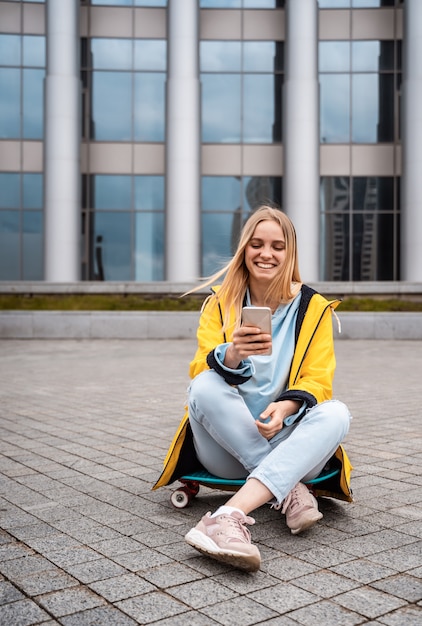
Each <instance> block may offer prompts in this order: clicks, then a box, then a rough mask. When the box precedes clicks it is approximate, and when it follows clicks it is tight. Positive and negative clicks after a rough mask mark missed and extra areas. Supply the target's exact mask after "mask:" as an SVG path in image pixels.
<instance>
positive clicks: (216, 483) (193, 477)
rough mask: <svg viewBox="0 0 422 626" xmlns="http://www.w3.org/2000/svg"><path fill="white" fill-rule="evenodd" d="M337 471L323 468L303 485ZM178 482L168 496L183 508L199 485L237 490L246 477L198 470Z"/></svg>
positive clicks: (310, 484)
mask: <svg viewBox="0 0 422 626" xmlns="http://www.w3.org/2000/svg"><path fill="white" fill-rule="evenodd" d="M339 472H340V470H339V469H329V468H328V469H325V468H324V469H323V470H322V472H321V473H320V475H319V476H317V477H316V478H312V479H311V480H309V481H306V482H305V485H309V486H310V487H312V485H316V484H318V483H322V482H324V481H325V480H329V479H330V478H333V476H336V475H337V474H338V473H339ZM179 482H180V483H182V485H181V486H180V487H178V488H177V489H175V491H173V493H172V494H171V496H170V500H171V503H172V505H173V506H174V507H176V509H184V508H185V507H187V506H188V505H189V503H190V502H191V500H193V498H195V496H197V495H198V493H199V488H200V486H203V487H209V488H210V489H220V490H221V491H237V490H238V489H239V488H240V487H241V486H242V485H244V484H245V482H246V479H245V478H238V479H227V478H219V477H218V476H214V475H213V474H210V473H209V472H207V471H206V470H200V471H197V472H193V473H192V474H186V475H185V476H181V477H180V478H179Z"/></svg>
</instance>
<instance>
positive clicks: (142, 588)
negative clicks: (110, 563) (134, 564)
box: [89, 574, 156, 602]
mask: <svg viewBox="0 0 422 626" xmlns="http://www.w3.org/2000/svg"><path fill="white" fill-rule="evenodd" d="M89 586H90V588H91V589H93V590H94V591H95V592H96V593H97V594H98V595H100V596H102V597H103V598H106V600H108V601H109V602H117V601H118V600H125V599H127V598H134V597H135V596H139V595H142V594H144V593H149V592H150V591H155V590H156V586H154V585H153V584H150V583H149V582H147V581H146V580H144V579H143V578H141V577H140V576H137V575H136V574H123V575H122V576H116V577H114V578H107V579H106V580H99V581H97V582H93V583H91V584H90V585H89Z"/></svg>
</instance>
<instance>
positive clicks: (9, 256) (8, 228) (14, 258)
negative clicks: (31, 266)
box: [0, 211, 21, 280]
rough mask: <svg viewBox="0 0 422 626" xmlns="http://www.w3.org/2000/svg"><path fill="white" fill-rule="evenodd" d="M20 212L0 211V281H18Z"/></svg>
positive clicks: (19, 277)
mask: <svg viewBox="0 0 422 626" xmlns="http://www.w3.org/2000/svg"><path fill="white" fill-rule="evenodd" d="M19 230H20V211H0V280H20V279H21V276H20V262H19V257H20V235H19Z"/></svg>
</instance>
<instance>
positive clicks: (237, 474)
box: [188, 370, 351, 504]
mask: <svg viewBox="0 0 422 626" xmlns="http://www.w3.org/2000/svg"><path fill="white" fill-rule="evenodd" d="M188 405H189V422H190V425H191V428H192V432H193V437H194V445H195V450H196V454H197V456H198V459H199V460H200V462H201V463H202V465H203V466H204V467H205V468H206V469H207V470H208V471H209V472H210V473H211V474H214V475H216V476H219V477H222V478H246V477H247V478H256V479H258V480H259V481H260V482H261V483H263V484H264V485H265V486H266V487H267V488H268V489H269V490H270V491H271V493H272V494H273V495H274V497H275V499H276V500H277V503H279V504H280V503H281V502H282V501H283V500H284V498H285V497H286V496H287V494H288V493H289V491H290V490H291V489H292V488H293V487H294V486H295V485H296V484H297V483H298V482H299V481H306V480H310V479H312V478H316V477H317V476H318V475H319V474H320V473H321V471H322V469H323V468H324V466H325V465H326V463H327V461H328V460H329V459H330V458H331V457H332V456H333V454H334V452H335V451H336V449H337V447H338V445H339V443H340V442H341V441H342V440H343V438H344V437H345V436H346V434H347V432H348V430H349V426H350V420H351V415H350V413H349V410H348V408H347V406H346V405H345V404H343V403H342V402H340V401H339V400H328V401H326V402H322V403H321V404H317V405H316V406H314V407H312V408H311V409H309V410H308V411H307V412H306V413H305V415H304V416H303V417H302V419H301V420H300V421H299V422H296V423H293V424H292V425H291V426H284V427H283V428H282V430H281V431H280V432H279V433H277V434H276V435H275V436H274V437H273V438H272V439H270V440H269V441H268V440H267V439H265V437H263V436H262V435H261V434H260V433H259V431H258V428H257V427H256V424H255V419H254V418H253V416H252V414H251V413H250V411H249V409H248V407H247V406H246V404H245V402H244V400H243V398H242V396H241V395H240V393H239V391H238V389H237V387H232V386H230V385H228V384H227V383H226V382H225V380H224V379H223V378H222V377H221V376H219V375H218V374H217V373H216V372H215V371H213V370H207V371H205V372H202V373H201V374H199V375H198V376H197V377H196V378H195V379H194V380H193V381H192V383H191V385H190V387H189V401H188Z"/></svg>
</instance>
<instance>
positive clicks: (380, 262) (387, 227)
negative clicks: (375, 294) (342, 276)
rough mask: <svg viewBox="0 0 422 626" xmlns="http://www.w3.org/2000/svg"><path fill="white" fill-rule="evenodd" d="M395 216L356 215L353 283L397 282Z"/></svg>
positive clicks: (354, 220)
mask: <svg viewBox="0 0 422 626" xmlns="http://www.w3.org/2000/svg"><path fill="white" fill-rule="evenodd" d="M395 256H396V255H395V250H394V215H393V214H391V213H390V214H383V213H373V212H367V213H355V214H354V215H353V274H352V277H351V280H359V281H365V280H371V281H374V280H393V279H394V259H395Z"/></svg>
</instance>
